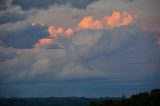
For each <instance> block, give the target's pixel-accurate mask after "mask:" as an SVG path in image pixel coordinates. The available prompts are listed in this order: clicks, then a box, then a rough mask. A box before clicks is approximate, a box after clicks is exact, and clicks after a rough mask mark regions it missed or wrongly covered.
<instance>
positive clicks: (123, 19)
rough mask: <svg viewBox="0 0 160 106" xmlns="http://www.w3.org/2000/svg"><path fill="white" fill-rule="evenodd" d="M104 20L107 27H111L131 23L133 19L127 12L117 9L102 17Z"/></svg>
mask: <svg viewBox="0 0 160 106" xmlns="http://www.w3.org/2000/svg"><path fill="white" fill-rule="evenodd" d="M104 21H105V25H106V26H107V27H110V28H113V27H118V26H124V25H128V24H130V23H132V22H133V21H134V19H133V16H131V15H130V14H129V13H127V12H122V13H120V12H119V11H115V12H113V13H112V15H111V16H106V17H104Z"/></svg>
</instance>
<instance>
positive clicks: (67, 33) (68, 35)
mask: <svg viewBox="0 0 160 106" xmlns="http://www.w3.org/2000/svg"><path fill="white" fill-rule="evenodd" d="M73 33H74V31H73V29H72V28H68V29H67V30H66V31H65V34H66V35H67V37H70V36H72V35H73Z"/></svg>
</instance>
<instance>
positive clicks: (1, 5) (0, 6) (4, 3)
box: [0, 0, 7, 10]
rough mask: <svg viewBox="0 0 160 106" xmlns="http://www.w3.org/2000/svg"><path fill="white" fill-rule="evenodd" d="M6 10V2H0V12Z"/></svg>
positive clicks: (4, 0) (5, 0)
mask: <svg viewBox="0 0 160 106" xmlns="http://www.w3.org/2000/svg"><path fill="white" fill-rule="evenodd" d="M6 8H7V0H1V1H0V10H5V9H6Z"/></svg>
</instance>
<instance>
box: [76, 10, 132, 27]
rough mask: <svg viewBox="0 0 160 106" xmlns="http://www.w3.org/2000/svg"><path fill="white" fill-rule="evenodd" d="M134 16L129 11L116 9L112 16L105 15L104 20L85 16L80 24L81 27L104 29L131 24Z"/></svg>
mask: <svg viewBox="0 0 160 106" xmlns="http://www.w3.org/2000/svg"><path fill="white" fill-rule="evenodd" d="M133 22H134V18H133V16H132V15H130V14H129V13H127V12H122V13H121V12H119V11H114V12H113V13H112V15H111V16H105V17H104V19H102V20H93V17H92V16H87V17H84V18H83V19H82V20H81V21H80V23H79V24H78V27H79V29H93V30H98V29H104V28H114V27H119V26H125V25H129V24H131V23H133Z"/></svg>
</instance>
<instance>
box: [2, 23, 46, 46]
mask: <svg viewBox="0 0 160 106" xmlns="http://www.w3.org/2000/svg"><path fill="white" fill-rule="evenodd" d="M18 26H19V27H18ZM16 27H18V28H16ZM46 30H47V26H40V25H39V26H34V27H33V26H32V25H31V23H29V22H27V21H24V22H23V21H21V22H18V23H13V24H12V25H10V24H9V26H8V30H7V29H4V30H3V29H2V30H0V32H1V36H0V39H1V41H2V43H3V45H4V46H5V47H13V48H21V49H24V48H33V46H34V44H35V43H37V42H38V40H39V39H40V38H45V37H47V36H48V33H47V31H46Z"/></svg>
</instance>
